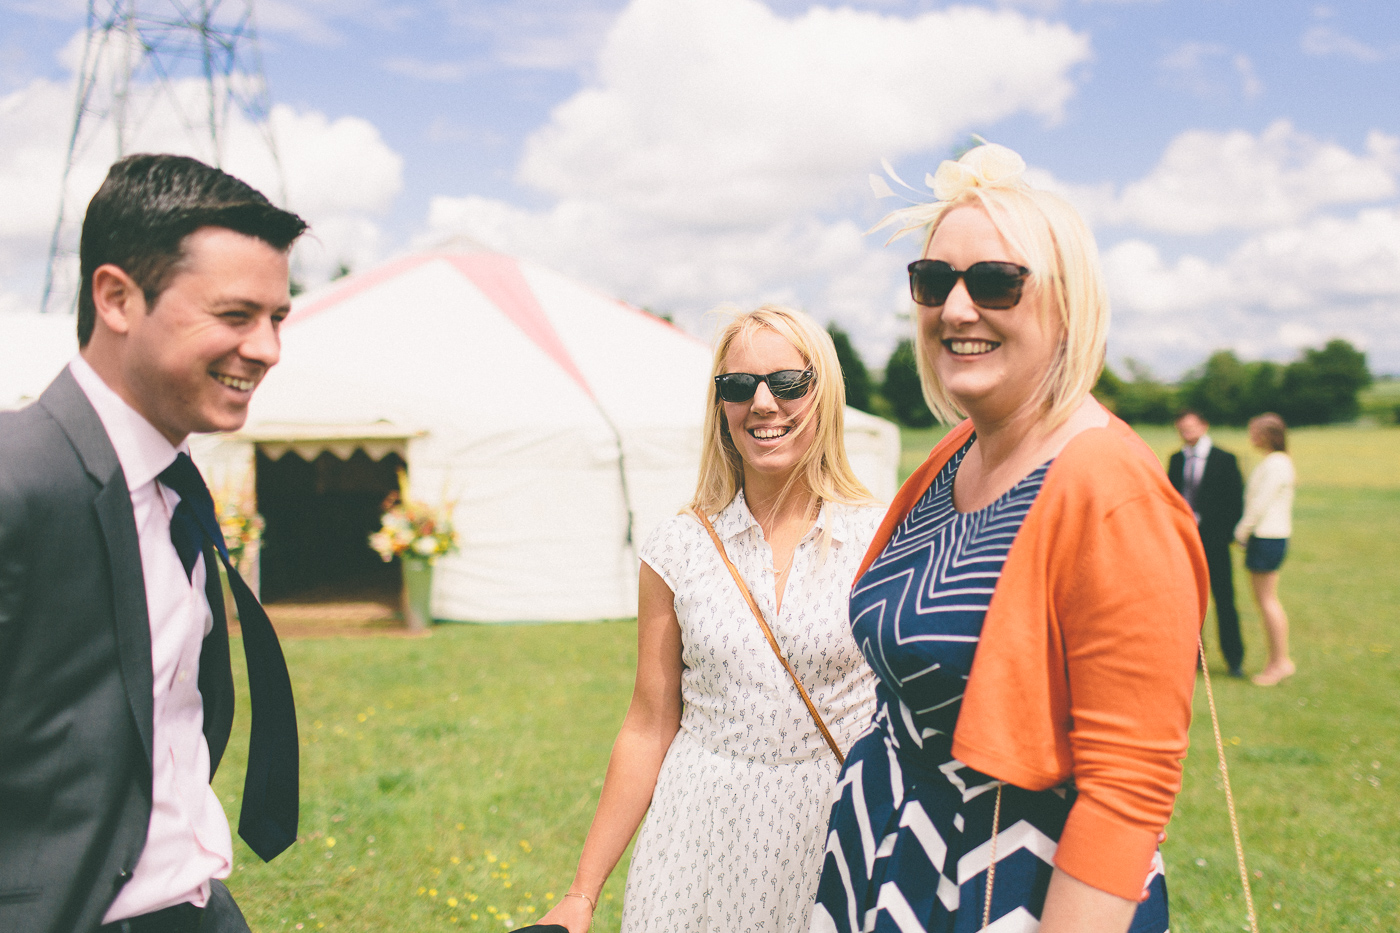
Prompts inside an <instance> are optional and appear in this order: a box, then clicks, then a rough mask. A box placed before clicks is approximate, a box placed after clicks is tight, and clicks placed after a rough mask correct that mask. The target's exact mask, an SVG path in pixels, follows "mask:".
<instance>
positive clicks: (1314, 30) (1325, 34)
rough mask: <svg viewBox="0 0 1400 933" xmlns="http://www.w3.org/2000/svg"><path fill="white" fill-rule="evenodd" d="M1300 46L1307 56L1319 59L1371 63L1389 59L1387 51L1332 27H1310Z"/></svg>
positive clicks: (1304, 34)
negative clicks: (1331, 58)
mask: <svg viewBox="0 0 1400 933" xmlns="http://www.w3.org/2000/svg"><path fill="white" fill-rule="evenodd" d="M1300 44H1301V46H1302V49H1303V53H1304V54H1305V55H1312V56H1315V57H1319V58H1325V57H1329V56H1336V57H1338V58H1350V59H1353V60H1354V61H1358V62H1367V63H1371V62H1378V61H1382V60H1384V59H1385V58H1387V57H1388V53H1387V52H1386V51H1383V50H1381V49H1378V48H1376V47H1375V46H1373V45H1368V44H1366V43H1365V42H1362V41H1361V40H1360V39H1356V38H1353V37H1352V36H1348V35H1346V34H1344V33H1342V32H1339V31H1338V30H1336V29H1333V28H1332V27H1331V26H1324V25H1317V26H1310V27H1308V30H1307V31H1306V32H1304V33H1303V38H1302V42H1301V43H1300Z"/></svg>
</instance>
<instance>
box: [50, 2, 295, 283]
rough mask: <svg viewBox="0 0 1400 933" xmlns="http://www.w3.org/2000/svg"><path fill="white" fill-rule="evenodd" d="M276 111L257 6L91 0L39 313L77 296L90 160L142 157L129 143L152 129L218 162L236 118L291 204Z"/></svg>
mask: <svg viewBox="0 0 1400 933" xmlns="http://www.w3.org/2000/svg"><path fill="white" fill-rule="evenodd" d="M270 109H271V100H270V97H269V95H268V91H267V80H266V78H265V76H264V73H263V66H262V53H261V51H260V49H259V47H258V38H257V27H256V21H255V19H254V16H253V0H144V2H143V0H88V14H87V38H86V41H85V42H84V45H83V60H82V65H81V70H80V72H79V73H78V86H77V99H76V102H75V105H74V112H73V129H72V133H71V134H70V136H69V139H68V151H67V157H66V160H65V163H64V167H63V188H62V195H61V199H60V202H59V208H58V218H57V220H56V221H55V222H54V230H53V238H52V239H51V240H50V243H49V256H48V266H47V270H46V272H45V274H44V295H43V301H42V304H41V308H42V310H44V311H67V310H71V309H72V307H73V302H74V300H75V298H76V295H77V275H78V273H77V263H76V261H75V260H76V257H77V255H78V237H79V232H80V228H81V221H82V212H83V210H84V208H85V206H86V205H85V204H83V203H79V196H77V195H75V194H74V193H73V191H72V190H71V189H72V186H73V181H74V171H75V167H78V166H79V165H80V164H81V163H82V161H83V160H84V159H85V158H87V157H91V156H97V155H100V154H102V153H101V150H102V149H104V148H105V149H107V150H108V152H107V154H108V155H110V157H111V158H109V159H107V160H105V161H114V160H115V159H119V158H121V157H122V156H124V155H128V154H130V153H131V152H133V151H141V150H140V149H133V148H131V147H132V146H133V144H135V145H140V144H141V143H143V142H145V140H144V139H143V137H147V138H149V136H150V135H151V134H150V132H149V131H151V130H152V129H153V128H154V129H155V130H156V135H157V136H158V137H159V142H160V144H161V148H162V149H166V150H170V149H175V150H176V151H182V152H185V153H187V154H189V155H193V156H195V157H197V158H200V159H203V160H204V161H206V162H209V163H210V164H212V165H220V166H221V165H222V162H223V157H224V147H225V143H226V141H227V140H226V137H227V134H228V131H229V129H230V127H231V124H230V120H231V119H232V118H235V117H237V116H241V117H243V118H245V119H246V120H247V122H248V123H250V124H251V125H252V126H253V127H255V128H256V129H257V132H258V135H259V136H260V138H261V141H262V142H263V144H265V146H266V148H267V155H268V156H269V157H270V159H271V162H272V165H273V168H274V169H275V171H276V175H277V194H278V195H280V199H281V201H282V202H283V203H286V200H287V198H286V190H285V180H284V178H283V173H282V167H281V160H280V159H279V157H278V154H277V145H276V142H275V140H274V139H273V135H272V127H271V124H270V122H269V119H268V118H269V114H270ZM104 165H105V163H104ZM269 193H271V192H269Z"/></svg>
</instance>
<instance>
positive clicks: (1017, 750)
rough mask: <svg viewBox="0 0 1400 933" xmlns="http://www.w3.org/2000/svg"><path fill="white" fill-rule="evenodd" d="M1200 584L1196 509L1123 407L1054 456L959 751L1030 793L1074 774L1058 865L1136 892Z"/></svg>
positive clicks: (962, 718) (915, 479)
mask: <svg viewBox="0 0 1400 933" xmlns="http://www.w3.org/2000/svg"><path fill="white" fill-rule="evenodd" d="M971 433H972V424H971V422H968V421H964V422H963V423H962V424H960V425H958V426H957V427H956V428H954V429H953V430H952V431H951V432H949V434H948V436H947V437H945V438H944V439H943V440H942V442H940V443H939V444H938V446H936V447H935V448H934V449H933V452H932V453H930V454H929V457H928V460H926V461H925V462H924V464H923V465H922V466H921V467H919V468H918V469H917V470H916V471H914V474H913V475H912V476H910V477H909V479H908V480H907V481H906V482H905V484H904V486H903V487H902V488H901V489H900V490H899V493H898V494H897V495H896V496H895V499H894V501H893V502H892V503H891V504H890V509H889V512H887V513H886V515H885V520H884V522H882V523H881V525H880V529H879V531H877V532H876V534H875V540H874V541H873V542H872V543H871V545H870V549H869V551H867V552H866V555H865V561H864V562H863V563H862V564H861V568H860V571H859V572H858V573H857V574H856V578H857V579H859V578H860V576H861V575H863V574H864V573H865V571H866V570H867V569H868V568H869V566H870V564H871V563H872V562H873V561H874V560H875V558H876V557H878V556H879V555H880V553H881V552H882V551H883V550H884V549H885V545H886V544H887V543H888V542H889V540H890V536H891V535H892V534H893V532H894V529H895V528H896V527H898V525H899V523H900V522H902V521H903V520H904V517H905V516H906V515H907V514H908V513H909V510H910V509H912V508H913V506H914V504H915V503H917V502H918V501H919V498H920V497H921V496H922V495H923V494H924V492H925V491H927V489H928V487H929V486H930V485H931V484H932V483H933V480H934V478H935V477H936V476H937V475H938V471H939V470H941V469H942V468H943V466H944V464H946V463H947V462H948V460H949V459H951V458H952V456H953V454H954V453H955V452H957V450H958V448H959V447H961V446H962V445H963V443H964V442H965V441H966V440H967V438H968V436H969V435H970V434H971ZM1209 590H1210V582H1209V578H1208V576H1207V571H1206V563H1205V556H1204V553H1203V552H1202V550H1201V542H1200V536H1199V535H1198V534H1197V533H1196V523H1195V520H1194V518H1193V517H1192V515H1191V511H1190V509H1189V508H1188V507H1187V505H1186V503H1185V502H1184V501H1183V500H1182V498H1181V497H1180V496H1179V495H1178V494H1177V493H1176V491H1175V490H1173V489H1172V487H1171V486H1170V485H1169V484H1168V482H1167V477H1166V474H1165V473H1164V472H1163V471H1162V466H1161V463H1160V462H1159V461H1158V460H1157V457H1156V456H1155V455H1154V454H1153V453H1152V450H1151V449H1150V448H1149V447H1148V446H1147V445H1146V444H1145V443H1143V441H1142V440H1141V438H1139V437H1138V436H1137V434H1135V433H1134V432H1133V430H1132V428H1130V427H1128V426H1127V425H1126V424H1125V423H1123V422H1122V421H1120V420H1119V419H1118V418H1112V419H1111V421H1110V422H1109V424H1108V426H1107V427H1103V428H1091V429H1089V430H1086V431H1083V432H1081V433H1079V434H1077V435H1075V437H1074V438H1072V439H1071V440H1070V442H1069V444H1068V445H1066V447H1065V448H1064V450H1062V451H1061V452H1060V454H1059V455H1058V456H1057V457H1056V458H1055V461H1054V463H1053V464H1052V465H1051V467H1050V470H1049V472H1048V473H1047V474H1046V477H1045V483H1044V485H1043V486H1042V487H1041V490H1040V494H1039V495H1038V496H1037V497H1036V500H1035V503H1034V504H1033V505H1032V506H1031V509H1030V512H1029V513H1028V514H1027V515H1026V519H1025V523H1024V524H1023V525H1022V526H1021V530H1020V532H1019V533H1018V534H1017V535H1016V540H1015V541H1014V542H1013V543H1012V545H1011V550H1010V552H1009V553H1008V554H1007V557H1006V563H1005V565H1004V566H1003V568H1002V573H1001V578H1000V580H999V581H998V583H997V586H996V590H995V592H994V593H993V594H992V601H991V604H990V606H989V607H988V609H987V616H986V619H985V621H984V622H983V625H982V638H981V641H980V643H979V644H978V648H977V653H976V656H975V657H974V659H973V662H972V673H971V676H970V678H969V680H968V684H967V691H966V693H965V694H964V697H963V703H962V712H961V714H960V715H959V718H958V726H957V729H956V731H955V732H954V734H953V754H954V755H956V756H957V758H958V760H960V761H962V762H964V763H965V764H967V765H969V766H971V767H973V768H976V769H977V770H978V771H981V772H983V773H984V774H988V775H991V776H993V777H996V778H999V779H1001V780H1004V781H1007V782H1009V783H1011V784H1014V785H1016V786H1017V787H1024V788H1027V789H1029V790H1044V789H1046V788H1050V787H1054V786H1056V785H1058V784H1061V783H1063V782H1064V781H1065V780H1066V779H1069V778H1071V777H1072V778H1073V779H1074V784H1075V787H1076V788H1077V789H1078V792H1079V796H1078V799H1077V800H1076V801H1075V804H1074V806H1073V807H1072V808H1071V810H1070V815H1069V819H1068V821H1067V822H1066V824H1065V828H1064V832H1063V834H1061V836H1060V843H1059V848H1058V850H1057V851H1056V853H1055V864H1056V865H1057V866H1059V867H1060V868H1061V869H1062V870H1063V871H1065V872H1067V873H1069V874H1070V875H1072V876H1074V877H1075V878H1078V879H1079V880H1080V881H1083V882H1085V883H1086V884H1090V885H1092V886H1094V887H1096V888H1099V889H1100V890H1103V891H1108V892H1109V893H1111V894H1116V895H1118V896H1119V897H1125V898H1130V899H1132V900H1137V899H1138V897H1139V896H1140V895H1141V894H1142V883H1143V881H1144V880H1145V879H1146V878H1147V875H1148V872H1149V870H1150V865H1151V861H1152V856H1153V853H1154V852H1155V851H1156V849H1157V835H1158V833H1159V832H1161V830H1162V828H1163V827H1164V826H1166V824H1167V820H1168V819H1169V818H1170V817H1171V813H1172V804H1173V802H1174V801H1175V799H1176V794H1177V792H1178V791H1179V790H1180V789H1181V761H1182V759H1183V758H1184V757H1185V756H1186V747H1187V744H1188V738H1187V729H1188V727H1189V726H1190V722H1191V691H1192V690H1193V689H1194V687H1195V684H1196V675H1195V670H1196V661H1195V659H1196V639H1197V636H1198V633H1199V631H1200V627H1201V623H1202V621H1203V620H1204V618H1205V612H1206V598H1207V593H1208V592H1209Z"/></svg>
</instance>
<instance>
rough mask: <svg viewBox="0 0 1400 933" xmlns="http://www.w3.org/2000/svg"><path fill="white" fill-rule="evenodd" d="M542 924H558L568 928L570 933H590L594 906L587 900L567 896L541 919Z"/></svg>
mask: <svg viewBox="0 0 1400 933" xmlns="http://www.w3.org/2000/svg"><path fill="white" fill-rule="evenodd" d="M540 923H541V924H546V923H557V924H559V925H560V926H563V927H567V928H568V930H569V933H588V928H589V926H591V925H592V923H593V904H592V902H591V901H588V900H586V899H585V898H582V897H576V896H574V895H567V896H565V897H563V898H561V899H560V901H559V903H558V904H555V905H554V909H553V910H551V911H550V912H549V913H547V914H545V915H544V916H543V917H541V918H540Z"/></svg>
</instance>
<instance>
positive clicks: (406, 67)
mask: <svg viewBox="0 0 1400 933" xmlns="http://www.w3.org/2000/svg"><path fill="white" fill-rule="evenodd" d="M379 67H381V68H383V69H384V70H385V71H387V72H389V73H390V74H396V75H403V76H404V77H405V78H413V79H414V80H415V81H426V82H429V83H431V84H456V83H457V82H459V81H461V80H463V79H464V78H466V76H467V75H468V74H470V73H471V69H470V68H469V67H468V66H467V64H466V63H465V62H428V61H423V60H422V59H419V58H410V57H407V56H402V57H397V58H386V59H384V60H383V61H382V62H380V63H379Z"/></svg>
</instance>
